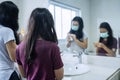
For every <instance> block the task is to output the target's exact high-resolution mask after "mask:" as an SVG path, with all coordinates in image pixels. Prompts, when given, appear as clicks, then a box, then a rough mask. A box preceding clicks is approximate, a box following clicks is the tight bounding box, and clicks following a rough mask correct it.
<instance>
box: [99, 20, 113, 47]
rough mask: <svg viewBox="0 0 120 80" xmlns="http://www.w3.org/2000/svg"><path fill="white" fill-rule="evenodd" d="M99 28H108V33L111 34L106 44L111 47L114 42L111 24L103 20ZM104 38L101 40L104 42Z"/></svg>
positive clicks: (100, 40)
mask: <svg viewBox="0 0 120 80" xmlns="http://www.w3.org/2000/svg"><path fill="white" fill-rule="evenodd" d="M99 28H104V29H106V30H107V31H108V35H109V36H108V37H107V43H106V46H108V47H109V46H112V44H113V31H112V29H111V27H110V25H109V24H108V23H107V22H102V23H101V24H100V27H99ZM103 39H104V38H102V37H100V39H99V42H102V41H103Z"/></svg>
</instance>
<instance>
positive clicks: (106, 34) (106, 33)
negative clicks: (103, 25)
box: [100, 32, 109, 38]
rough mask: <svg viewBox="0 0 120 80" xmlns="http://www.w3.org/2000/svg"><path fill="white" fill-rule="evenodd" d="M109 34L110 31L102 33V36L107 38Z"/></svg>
mask: <svg viewBox="0 0 120 80" xmlns="http://www.w3.org/2000/svg"><path fill="white" fill-rule="evenodd" d="M108 36H109V34H108V32H104V33H100V37H102V38H107V37H108Z"/></svg>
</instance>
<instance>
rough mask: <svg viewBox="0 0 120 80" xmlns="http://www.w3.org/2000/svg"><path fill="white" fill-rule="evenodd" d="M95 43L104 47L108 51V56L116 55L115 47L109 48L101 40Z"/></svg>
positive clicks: (99, 46) (98, 46)
mask: <svg viewBox="0 0 120 80" xmlns="http://www.w3.org/2000/svg"><path fill="white" fill-rule="evenodd" d="M95 45H96V47H97V48H103V49H104V50H105V51H106V52H107V56H115V52H116V49H115V48H112V49H109V48H108V47H107V46H106V45H104V44H103V43H99V42H98V43H96V44H95Z"/></svg>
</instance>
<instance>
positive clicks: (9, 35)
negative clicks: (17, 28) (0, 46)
mask: <svg viewBox="0 0 120 80" xmlns="http://www.w3.org/2000/svg"><path fill="white" fill-rule="evenodd" d="M3 40H4V44H6V43H7V42H9V41H11V40H15V37H14V33H13V31H12V30H11V29H9V28H5V29H4V31H3Z"/></svg>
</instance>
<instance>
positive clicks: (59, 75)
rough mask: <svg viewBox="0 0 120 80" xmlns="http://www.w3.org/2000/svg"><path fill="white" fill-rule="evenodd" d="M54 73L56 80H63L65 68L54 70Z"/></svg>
mask: <svg viewBox="0 0 120 80" xmlns="http://www.w3.org/2000/svg"><path fill="white" fill-rule="evenodd" d="M54 72H55V77H56V80H62V78H63V73H64V70H63V67H62V68H60V69H56V70H54Z"/></svg>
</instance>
